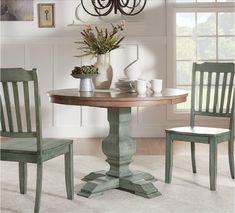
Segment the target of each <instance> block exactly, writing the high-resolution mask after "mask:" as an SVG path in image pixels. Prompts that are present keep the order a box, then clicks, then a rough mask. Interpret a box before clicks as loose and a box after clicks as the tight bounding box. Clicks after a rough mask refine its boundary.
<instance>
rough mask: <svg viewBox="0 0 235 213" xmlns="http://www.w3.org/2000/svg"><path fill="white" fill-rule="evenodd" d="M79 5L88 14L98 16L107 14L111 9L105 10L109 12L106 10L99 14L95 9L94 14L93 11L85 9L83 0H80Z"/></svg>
mask: <svg viewBox="0 0 235 213" xmlns="http://www.w3.org/2000/svg"><path fill="white" fill-rule="evenodd" d="M81 5H82V8H83V9H84V10H85V12H86V13H88V14H89V15H91V16H96V17H99V16H106V15H108V14H109V13H110V12H111V11H112V9H109V10H108V11H107V12H109V13H107V12H106V13H103V14H101V13H100V12H99V11H98V10H96V11H95V12H96V14H95V13H92V12H90V11H88V10H87V9H86V7H85V5H84V2H83V0H81ZM111 8H112V7H111Z"/></svg>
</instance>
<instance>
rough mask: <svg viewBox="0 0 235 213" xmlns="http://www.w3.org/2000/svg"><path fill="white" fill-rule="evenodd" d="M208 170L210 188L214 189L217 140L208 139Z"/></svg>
mask: <svg viewBox="0 0 235 213" xmlns="http://www.w3.org/2000/svg"><path fill="white" fill-rule="evenodd" d="M209 158H210V159H209V170H210V190H212V191H215V190H216V181H217V140H216V139H215V138H211V139H210V153H209Z"/></svg>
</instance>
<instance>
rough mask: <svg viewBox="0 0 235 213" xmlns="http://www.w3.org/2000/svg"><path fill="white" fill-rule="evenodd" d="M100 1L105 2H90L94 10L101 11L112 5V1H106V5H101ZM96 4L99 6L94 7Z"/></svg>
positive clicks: (93, 0) (98, 0)
mask: <svg viewBox="0 0 235 213" xmlns="http://www.w3.org/2000/svg"><path fill="white" fill-rule="evenodd" d="M101 1H105V0H97V1H95V0H92V5H93V6H94V8H96V9H101V10H102V9H105V8H107V7H109V6H110V5H111V4H112V0H108V2H107V4H106V5H104V4H102V3H101ZM96 3H98V4H99V6H98V5H96Z"/></svg>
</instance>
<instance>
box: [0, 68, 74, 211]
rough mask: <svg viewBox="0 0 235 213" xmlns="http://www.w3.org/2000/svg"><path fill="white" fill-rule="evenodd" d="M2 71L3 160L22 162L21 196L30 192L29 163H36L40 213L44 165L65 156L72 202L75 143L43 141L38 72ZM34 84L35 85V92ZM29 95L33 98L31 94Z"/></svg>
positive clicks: (14, 69)
mask: <svg viewBox="0 0 235 213" xmlns="http://www.w3.org/2000/svg"><path fill="white" fill-rule="evenodd" d="M0 71H1V73H0V74H1V83H2V91H3V93H1V99H0V100H1V102H0V112H1V127H2V130H1V136H2V137H7V139H6V140H4V141H3V142H2V143H1V160H3V161H15V162H19V186H20V193H21V194H25V193H26V191H27V163H35V164H37V180H36V197H35V205H34V212H39V209H40V200H41V191H42V173H43V162H45V161H47V160H50V159H52V158H55V157H57V156H59V155H62V154H64V156H65V183H66V192H67V198H68V199H69V200H72V199H73V197H74V184H73V141H72V140H68V139H46V138H42V127H41V114H40V96H39V91H38V79H37V73H36V69H33V70H29V71H27V70H24V69H21V68H1V69H0ZM20 85H21V87H20ZM31 85H33V88H32V89H31V87H30V86H31ZM20 88H21V90H20ZM20 91H21V92H22V94H21V93H20ZM30 92H32V94H33V95H30V94H31V93H30ZM32 96H33V98H31V97H32ZM3 97H4V98H3ZM13 100H14V101H13ZM31 102H32V103H33V102H34V105H31ZM32 106H34V107H33V108H35V110H34V111H33V113H35V119H32V114H33V113H32V111H31V109H32ZM23 111H25V115H23V114H24V113H22V112H23ZM14 112H15V113H14ZM33 120H35V121H33ZM34 126H35V128H34Z"/></svg>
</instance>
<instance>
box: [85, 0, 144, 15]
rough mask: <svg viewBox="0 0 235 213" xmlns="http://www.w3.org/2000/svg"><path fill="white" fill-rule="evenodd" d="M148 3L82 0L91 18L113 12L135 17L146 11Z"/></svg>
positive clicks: (133, 0)
mask: <svg viewBox="0 0 235 213" xmlns="http://www.w3.org/2000/svg"><path fill="white" fill-rule="evenodd" d="M146 2H147V0H81V5H82V7H83V9H84V10H85V11H86V12H87V13H88V14H89V15H91V16H107V15H108V14H110V13H111V12H112V11H113V10H114V13H115V14H117V13H118V12H119V13H121V14H122V15H126V16H134V15H137V14H139V13H140V12H141V11H142V10H143V9H144V7H145V5H146ZM88 8H89V9H88ZM91 8H92V10H91Z"/></svg>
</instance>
